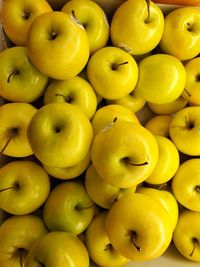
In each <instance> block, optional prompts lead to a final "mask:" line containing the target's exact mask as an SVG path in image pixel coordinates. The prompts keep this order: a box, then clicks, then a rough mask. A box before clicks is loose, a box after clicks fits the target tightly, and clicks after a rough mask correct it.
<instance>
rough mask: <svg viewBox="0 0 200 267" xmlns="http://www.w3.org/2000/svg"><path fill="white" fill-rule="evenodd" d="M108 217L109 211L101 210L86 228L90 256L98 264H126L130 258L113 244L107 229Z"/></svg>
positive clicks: (86, 241)
mask: <svg viewBox="0 0 200 267" xmlns="http://www.w3.org/2000/svg"><path fill="white" fill-rule="evenodd" d="M106 217H107V212H105V211H104V212H101V213H100V214H98V215H97V216H96V217H95V218H94V220H93V221H92V222H91V224H90V225H89V226H88V228H87V230H86V234H85V243H86V247H87V250H88V253H89V256H90V258H91V259H92V260H93V261H94V262H95V263H96V264H97V265H98V266H109V267H119V266H124V265H125V264H126V263H128V262H129V260H128V259H127V258H125V257H123V256H121V255H120V254H119V253H118V252H117V251H116V250H115V249H114V248H113V246H112V245H111V243H110V240H109V238H108V235H107V233H106V229H105V221H106Z"/></svg>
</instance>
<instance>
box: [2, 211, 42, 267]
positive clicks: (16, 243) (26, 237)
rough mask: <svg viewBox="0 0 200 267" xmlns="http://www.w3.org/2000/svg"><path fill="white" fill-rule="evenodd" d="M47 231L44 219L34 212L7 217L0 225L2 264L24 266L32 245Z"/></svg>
mask: <svg viewBox="0 0 200 267" xmlns="http://www.w3.org/2000/svg"><path fill="white" fill-rule="evenodd" d="M46 233H47V230H46V228H45V226H44V224H43V222H42V220H41V219H40V218H39V217H37V216H35V215H33V214H28V215H19V216H11V217H9V218H8V219H6V220H5V221H4V222H3V223H2V224H1V226H0V262H1V266H3V267H10V266H12V267H23V266H24V262H25V259H26V257H27V254H28V252H29V250H30V249H31V247H32V245H33V244H34V243H35V242H36V241H37V240H38V239H40V238H42V237H43V236H45V235H46Z"/></svg>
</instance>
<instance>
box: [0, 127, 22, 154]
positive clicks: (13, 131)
mask: <svg viewBox="0 0 200 267" xmlns="http://www.w3.org/2000/svg"><path fill="white" fill-rule="evenodd" d="M17 134H18V128H11V129H9V130H8V135H9V137H8V140H7V142H6V143H5V145H4V146H3V148H2V149H1V151H0V153H1V154H3V152H4V151H5V149H6V148H7V146H8V144H9V143H10V141H11V140H12V138H13V137H15V136H16V135H17Z"/></svg>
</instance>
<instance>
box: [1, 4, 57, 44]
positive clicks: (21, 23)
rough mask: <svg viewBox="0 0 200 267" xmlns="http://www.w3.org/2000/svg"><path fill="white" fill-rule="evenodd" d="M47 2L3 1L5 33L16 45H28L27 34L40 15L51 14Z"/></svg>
mask: <svg viewBox="0 0 200 267" xmlns="http://www.w3.org/2000/svg"><path fill="white" fill-rule="evenodd" d="M51 11H52V8H51V7H50V5H49V4H48V2H47V1H45V0H39V1H34V0H24V1H23V2H22V1H21V0H6V1H2V7H1V22H2V26H3V29H4V31H5V33H6V34H7V35H8V37H9V39H10V40H11V41H12V42H13V43H14V44H15V45H19V46H20V45H23V46H25V45H26V42H27V33H28V30H29V28H30V25H31V24H32V22H33V20H34V19H35V18H36V17H37V16H38V15H40V14H43V13H46V12H51Z"/></svg>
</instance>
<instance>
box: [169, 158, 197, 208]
mask: <svg viewBox="0 0 200 267" xmlns="http://www.w3.org/2000/svg"><path fill="white" fill-rule="evenodd" d="M199 163H200V159H199V158H196V159H194V158H193V159H189V160H186V161H185V162H183V163H182V164H181V165H180V167H179V169H178V171H177V173H176V174H175V176H174V177H173V179H172V192H173V194H174V196H175V197H176V199H177V200H178V202H179V203H180V204H181V205H183V206H184V207H185V208H187V209H190V210H193V211H198V212H200V203H199V195H200V174H199Z"/></svg>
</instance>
